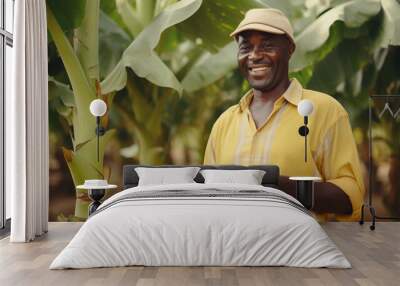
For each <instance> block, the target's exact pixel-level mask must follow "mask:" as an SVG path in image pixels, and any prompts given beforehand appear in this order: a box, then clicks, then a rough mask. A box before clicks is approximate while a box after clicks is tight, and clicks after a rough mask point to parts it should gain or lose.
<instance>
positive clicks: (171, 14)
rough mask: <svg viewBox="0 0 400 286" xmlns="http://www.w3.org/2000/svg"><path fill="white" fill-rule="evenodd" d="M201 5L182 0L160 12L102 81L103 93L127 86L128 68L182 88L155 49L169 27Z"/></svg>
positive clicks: (179, 91)
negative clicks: (162, 34)
mask: <svg viewBox="0 0 400 286" xmlns="http://www.w3.org/2000/svg"><path fill="white" fill-rule="evenodd" d="M200 5H201V0H182V1H179V2H177V3H175V4H173V5H171V6H169V7H168V8H167V9H166V10H164V11H163V12H162V13H160V14H159V15H158V16H157V17H156V18H155V19H154V21H153V22H152V23H151V24H150V25H148V26H147V27H146V28H145V29H144V30H143V31H142V32H141V33H140V34H139V36H138V37H137V38H136V39H135V40H134V41H133V42H132V44H131V45H130V46H129V47H128V48H127V49H126V51H125V52H124V53H123V55H122V58H121V61H120V62H119V63H118V64H117V66H116V67H115V68H114V70H113V71H112V72H111V73H110V74H109V75H108V76H107V77H106V78H105V79H104V81H103V82H102V84H101V87H102V91H103V93H109V92H112V91H118V90H121V89H122V88H124V86H125V84H126V80H127V72H126V68H128V67H129V68H130V69H132V70H133V71H134V72H135V73H136V74H137V75H138V76H140V77H144V78H146V79H147V80H148V81H150V82H152V83H153V84H156V85H158V86H163V87H169V88H173V89H175V90H176V91H177V92H178V93H182V87H181V84H180V82H179V81H178V79H177V78H176V77H175V75H174V73H173V72H172V71H171V70H170V68H169V67H168V66H167V65H165V63H164V62H163V61H162V60H161V59H160V58H159V56H158V55H157V54H156V53H155V52H154V48H155V47H156V46H157V44H158V42H159V40H160V37H161V33H162V32H163V31H164V30H166V29H167V28H169V27H171V26H173V25H175V24H177V23H179V22H182V21H183V20H185V19H187V18H188V17H190V16H191V15H192V14H193V13H194V12H195V11H196V10H197V9H198V8H199V7H200Z"/></svg>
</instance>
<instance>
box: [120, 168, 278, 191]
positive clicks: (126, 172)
mask: <svg viewBox="0 0 400 286" xmlns="http://www.w3.org/2000/svg"><path fill="white" fill-rule="evenodd" d="M136 167H147V168H160V167H163V168H179V167H200V168H201V169H221V170H248V169H253V170H254V169H256V170H264V171H265V175H264V177H263V180H262V185H263V186H265V187H273V188H278V185H279V183H278V182H279V167H278V166H275V165H254V166H239V165H218V166H217V165H215V166H210V165H196V166H193V165H192V166H182V165H161V166H147V165H125V166H124V167H123V177H122V180H123V182H122V185H123V188H124V189H127V188H132V187H136V186H137V185H138V182H139V177H138V175H137V173H136V171H135V168H136ZM194 180H195V181H196V182H197V183H204V178H203V176H202V175H201V174H200V172H199V173H198V174H197V176H196V177H195V178H194Z"/></svg>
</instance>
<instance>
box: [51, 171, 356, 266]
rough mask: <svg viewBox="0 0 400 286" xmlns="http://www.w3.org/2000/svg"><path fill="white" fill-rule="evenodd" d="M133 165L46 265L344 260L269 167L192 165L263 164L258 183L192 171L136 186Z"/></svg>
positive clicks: (333, 263)
mask: <svg viewBox="0 0 400 286" xmlns="http://www.w3.org/2000/svg"><path fill="white" fill-rule="evenodd" d="M137 167H143V166H137V165H127V166H124V169H123V187H124V190H123V191H122V192H119V193H118V194H116V195H114V196H112V197H110V198H109V199H107V200H106V201H104V202H103V203H102V204H101V205H100V207H99V208H98V209H97V211H96V212H95V213H94V214H92V215H91V216H90V217H89V219H88V220H87V222H86V223H85V224H84V225H83V226H82V227H81V229H80V230H79V232H78V233H77V234H76V235H75V237H74V238H73V239H72V240H71V242H70V243H69V244H68V245H67V246H66V247H65V248H64V250H62V252H61V253H60V254H59V255H58V256H57V257H56V258H55V259H54V261H53V262H52V264H51V265H50V269H66V268H92V267H117V266H129V265H144V266H292V267H310V268H311V267H312V268H314V267H330V268H350V267H351V265H350V263H349V262H348V260H347V259H346V258H345V256H344V255H343V253H342V252H341V251H340V250H339V249H338V248H337V247H336V245H335V244H334V242H332V241H331V239H330V238H329V237H328V236H327V234H326V233H325V232H324V230H323V229H322V228H321V226H320V225H319V224H318V222H317V221H316V220H315V219H314V217H313V215H312V214H311V213H310V212H309V211H308V210H307V209H305V208H304V207H303V206H302V205H301V203H300V202H298V201H297V200H295V199H294V198H292V197H291V196H289V195H287V194H285V193H284V192H282V191H280V190H279V189H278V188H279V187H278V179H279V169H278V167H276V166H249V167H243V166H199V167H200V168H201V169H202V170H207V169H208V170H210V169H221V170H250V169H251V170H254V169H257V170H263V171H265V175H263V177H262V181H261V185H247V184H237V183H225V184H221V183H204V178H203V176H202V175H201V174H200V173H198V174H197V175H196V177H195V178H194V181H195V182H193V183H185V184H165V185H164V184H159V185H150V186H147V185H145V186H140V185H138V182H139V177H138V174H137V172H136V171H135V170H138V169H136V168H137ZM145 167H151V166H145ZM158 167H160V166H158ZM161 167H163V166H161ZM164 167H168V168H179V166H164Z"/></svg>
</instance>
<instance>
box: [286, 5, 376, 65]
mask: <svg viewBox="0 0 400 286" xmlns="http://www.w3.org/2000/svg"><path fill="white" fill-rule="evenodd" d="M380 10H381V5H380V1H379V0H352V1H348V2H345V3H342V4H340V5H338V6H336V7H333V8H332V9H330V10H328V11H327V12H325V13H324V14H322V15H321V16H320V17H318V18H317V19H316V20H315V21H314V22H313V23H312V24H311V25H309V26H308V27H307V28H306V29H305V30H304V31H303V32H301V33H300V34H299V35H297V36H296V37H295V42H296V50H295V52H294V54H293V56H292V59H291V61H290V70H291V71H299V70H301V69H304V68H305V67H307V66H309V65H311V64H313V63H315V62H318V61H320V60H321V59H323V58H324V57H325V56H326V55H327V54H329V53H330V52H331V51H332V50H333V49H334V48H335V47H336V46H337V45H338V44H339V43H340V41H341V40H342V38H343V37H344V34H345V33H346V32H347V33H355V32H356V30H357V28H360V27H361V26H362V25H363V24H364V23H366V22H367V21H368V20H370V19H371V18H372V17H373V16H376V15H377V14H378V13H379V12H380Z"/></svg>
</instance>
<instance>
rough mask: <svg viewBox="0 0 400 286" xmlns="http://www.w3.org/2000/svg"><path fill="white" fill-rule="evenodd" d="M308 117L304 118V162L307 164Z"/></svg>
mask: <svg viewBox="0 0 400 286" xmlns="http://www.w3.org/2000/svg"><path fill="white" fill-rule="evenodd" d="M307 124H308V116H304V129H305V132H304V133H305V136H304V161H305V162H307V134H308V130H307V129H308V128H307Z"/></svg>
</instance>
